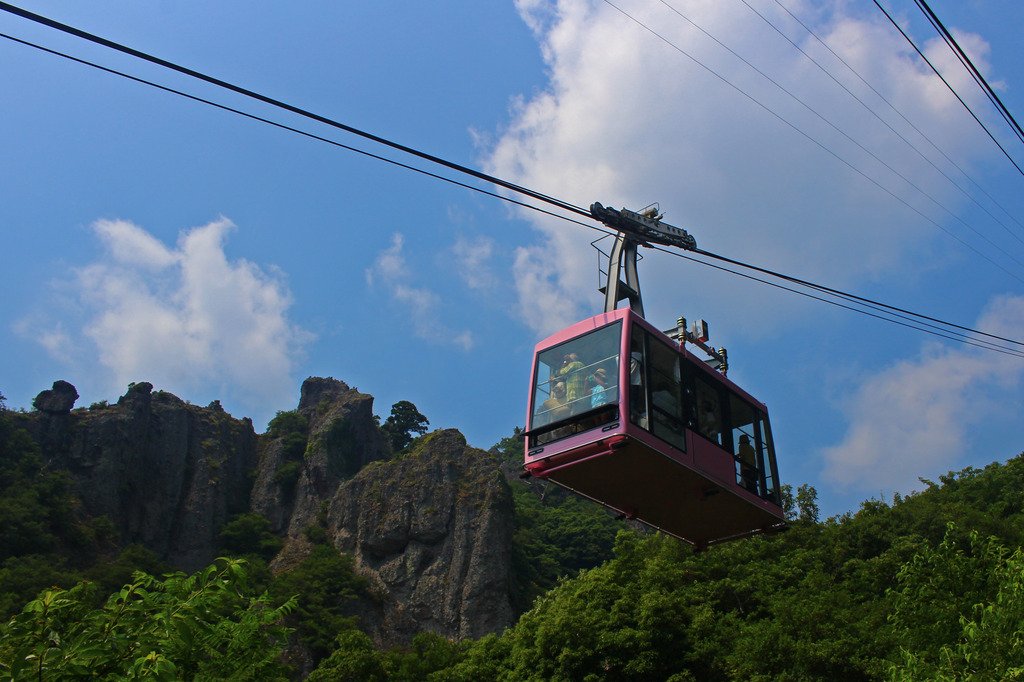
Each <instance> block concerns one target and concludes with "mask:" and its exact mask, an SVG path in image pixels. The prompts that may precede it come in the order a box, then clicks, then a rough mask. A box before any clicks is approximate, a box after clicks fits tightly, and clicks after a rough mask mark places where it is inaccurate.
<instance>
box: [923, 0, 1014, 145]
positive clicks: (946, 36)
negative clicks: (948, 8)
mask: <svg viewBox="0 0 1024 682" xmlns="http://www.w3.org/2000/svg"><path fill="white" fill-rule="evenodd" d="M916 2H917V6H918V7H919V8H920V9H921V11H922V12H924V15H925V16H926V17H927V18H928V21H930V22H931V24H932V26H933V27H935V30H936V31H938V32H939V35H940V36H942V39H943V40H944V41H945V42H946V45H948V46H949V48H950V49H951V50H953V54H955V55H956V56H957V59H959V60H960V63H961V64H963V65H964V67H965V68H966V69H967V71H968V72H969V73H970V74H971V76H973V77H974V82H975V83H977V84H978V87H980V88H981V89H982V91H984V93H985V95H986V96H987V97H988V99H989V101H990V102H992V104H993V106H995V108H996V111H998V112H999V113H1000V115H1001V116H1002V117H1003V120H1004V121H1006V123H1007V124H1008V125H1009V126H1010V129H1011V130H1012V131H1013V132H1014V134H1016V135H1017V139H1019V140H1020V141H1021V142H1024V129H1021V127H1020V124H1019V123H1017V119H1016V118H1014V117H1013V114H1011V113H1010V110H1009V109H1007V108H1006V105H1005V104H1003V100H1001V99H999V95H998V94H996V91H995V90H994V89H992V86H991V85H989V83H988V80H986V79H985V76H984V75H982V73H981V71H979V70H978V67H976V66H975V65H974V62H972V61H971V58H970V57H969V56H967V53H966V52H965V51H964V49H963V48H962V47H960V44H959V43H958V42H956V38H954V37H953V34H952V33H950V32H949V30H948V29H947V28H946V25H945V24H943V23H942V21H941V20H940V19H939V17H938V16H937V15H936V14H935V12H934V11H932V8H931V7H930V6H929V5H928V3H927V2H926V1H925V0H916Z"/></svg>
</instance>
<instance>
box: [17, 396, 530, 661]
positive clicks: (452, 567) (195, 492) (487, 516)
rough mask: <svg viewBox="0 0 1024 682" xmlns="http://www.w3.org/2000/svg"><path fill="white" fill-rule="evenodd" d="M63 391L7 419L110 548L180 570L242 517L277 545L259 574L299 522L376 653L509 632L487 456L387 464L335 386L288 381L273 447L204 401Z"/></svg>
mask: <svg viewBox="0 0 1024 682" xmlns="http://www.w3.org/2000/svg"><path fill="white" fill-rule="evenodd" d="M64 383H66V382H57V383H55V384H54V389H53V391H52V392H47V391H44V392H43V393H44V394H46V393H53V392H55V393H56V394H59V396H62V397H61V398H60V399H58V398H56V397H53V395H49V396H47V397H45V398H42V399H39V403H40V405H38V406H37V407H39V410H40V411H38V412H32V413H26V414H16V413H15V414H14V417H15V418H16V419H17V420H18V421H19V422H20V423H21V425H22V426H24V427H26V428H27V429H28V430H29V432H30V433H31V434H32V435H33V437H34V438H35V439H36V441H37V442H38V443H39V444H40V446H41V447H42V450H43V453H44V455H45V457H46V458H47V462H48V465H49V466H50V467H52V468H55V469H64V470H66V471H68V473H69V474H70V475H71V478H72V480H73V481H74V484H75V487H76V491H77V494H78V496H79V498H80V499H81V501H82V506H83V510H84V511H85V512H86V513H87V514H89V515H93V516H98V515H106V516H108V517H109V518H110V519H111V520H112V521H113V522H114V525H115V526H116V527H117V528H118V529H119V530H120V532H121V539H122V541H124V542H125V543H129V542H138V543H141V544H143V545H145V546H147V547H149V548H150V549H152V550H154V551H155V552H157V553H158V554H159V555H161V556H162V557H163V558H164V559H165V560H167V561H169V562H170V563H172V564H173V565H175V566H177V567H179V568H182V569H185V570H194V569H197V568H200V567H202V566H204V565H206V564H208V563H209V562H210V561H211V560H212V559H213V558H215V556H216V555H217V548H218V546H219V542H218V535H219V533H220V530H221V528H222V527H223V525H224V523H225V522H226V521H227V520H229V519H230V518H231V517H232V516H234V515H236V514H239V513H242V512H246V511H250V510H251V511H255V512H258V513H260V514H263V515H264V516H266V517H267V518H269V519H270V520H271V523H272V526H273V528H274V529H275V530H276V532H278V533H280V534H281V535H283V536H284V537H285V546H284V549H283V550H282V551H281V553H280V554H279V555H278V557H277V558H276V559H275V560H274V561H273V562H272V564H271V568H272V570H274V571H282V570H287V569H288V568H289V567H291V566H293V565H295V564H296V563H297V562H299V561H301V560H302V559H303V558H304V557H305V556H306V554H307V553H308V551H309V550H310V548H311V545H310V543H309V541H308V540H307V539H306V537H305V533H304V531H305V530H306V529H307V528H309V527H310V526H313V525H316V526H319V527H321V528H323V529H325V530H326V532H327V536H328V537H329V538H330V540H331V541H332V542H333V543H334V545H335V546H336V547H337V548H338V549H339V550H340V551H342V552H344V553H346V554H349V555H351V556H352V557H353V558H354V560H355V565H356V568H357V570H358V571H360V572H361V573H362V574H363V575H365V576H367V577H368V578H369V579H370V580H371V582H372V584H373V586H374V587H373V592H374V594H375V596H376V599H374V601H373V602H372V603H370V602H367V603H363V604H360V605H359V606H358V607H357V611H358V613H359V615H360V617H361V619H362V625H363V626H364V627H366V628H367V629H368V630H369V631H370V632H371V633H372V635H373V636H374V638H375V639H376V640H377V642H378V643H379V644H382V645H389V646H390V645H403V644H408V643H409V641H410V640H411V639H412V637H413V635H415V634H416V633H417V632H419V631H422V630H430V631H433V632H436V633H438V634H441V635H443V636H445V637H449V638H454V639H461V638H466V637H479V636H482V635H484V634H487V633H490V632H496V631H500V630H501V629H503V628H505V627H507V626H509V625H511V623H512V622H513V614H512V607H511V604H510V601H509V571H510V557H509V547H510V545H511V539H512V516H513V514H512V496H511V491H510V490H509V488H508V485H507V483H506V482H505V479H504V476H503V475H502V473H501V471H500V468H499V464H498V460H497V457H496V456H495V455H494V454H491V453H487V452H484V451H482V450H477V449H474V448H471V447H468V446H467V445H466V440H465V438H464V437H463V436H462V434H460V433H459V432H458V431H455V430H442V431H437V432H434V433H432V434H429V435H427V436H425V437H424V438H422V439H420V440H419V441H417V442H416V443H415V444H414V446H413V447H412V449H411V451H410V452H403V453H400V454H398V455H395V454H394V453H392V452H391V447H390V445H389V444H388V442H387V440H386V439H385V438H384V436H383V435H382V434H381V432H380V429H379V428H378V426H377V423H376V421H375V419H374V416H373V397H372V396H369V395H366V394H363V393H360V392H359V391H357V390H355V389H353V388H350V387H349V386H347V385H346V384H345V383H343V382H341V381H338V380H335V379H320V378H310V379H307V380H306V381H305V382H304V383H303V385H302V397H301V400H300V402H299V407H298V411H299V413H300V414H301V415H302V416H303V417H304V418H305V420H306V424H308V428H307V429H306V430H305V431H303V432H302V433H299V434H294V433H293V434H291V435H290V436H285V437H271V436H270V435H264V436H257V435H256V434H255V432H254V431H253V428H252V422H251V421H250V420H248V419H241V420H238V419H234V418H233V417H231V416H230V415H228V414H227V413H226V412H224V410H223V408H222V407H221V405H220V404H219V403H218V402H216V401H214V402H213V403H211V404H210V406H209V407H205V408H203V407H197V406H195V405H190V404H187V403H185V402H183V401H182V400H180V399H178V398H177V397H175V396H173V395H171V394H170V393H165V392H162V391H154V390H153V386H152V385H151V384H148V383H145V382H142V383H137V384H133V385H132V386H131V387H130V388H129V390H128V392H127V393H125V395H124V396H122V397H121V398H120V399H119V400H118V401H117V404H115V405H109V406H105V407H96V408H92V409H89V410H75V411H71V412H68V410H70V406H71V405H73V402H74V399H73V398H72V399H71V402H68V400H69V396H71V395H72V394H74V395H75V396H76V397H77V391H75V390H74V387H73V386H71V385H70V384H67V386H66V387H65V386H58V384H64ZM68 388H70V390H68ZM41 395H42V394H41ZM43 405H45V406H46V408H47V409H44V408H43V407H42V406H43ZM65 405H66V406H67V408H66V409H65ZM57 408H60V410H58V409H57ZM299 421H301V420H299ZM289 438H291V440H290V441H289Z"/></svg>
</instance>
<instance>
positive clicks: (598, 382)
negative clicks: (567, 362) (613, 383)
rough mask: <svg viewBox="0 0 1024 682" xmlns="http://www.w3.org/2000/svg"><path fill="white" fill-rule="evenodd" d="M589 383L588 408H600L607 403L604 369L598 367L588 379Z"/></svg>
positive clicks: (606, 379)
mask: <svg viewBox="0 0 1024 682" xmlns="http://www.w3.org/2000/svg"><path fill="white" fill-rule="evenodd" d="M587 378H588V379H589V381H590V386H591V387H590V406H591V407H600V406H601V405H606V404H607V403H608V394H607V393H606V389H607V388H608V372H607V371H606V370H605V368H604V367H598V368H597V370H595V371H594V373H593V374H591V375H590V376H589V377H587Z"/></svg>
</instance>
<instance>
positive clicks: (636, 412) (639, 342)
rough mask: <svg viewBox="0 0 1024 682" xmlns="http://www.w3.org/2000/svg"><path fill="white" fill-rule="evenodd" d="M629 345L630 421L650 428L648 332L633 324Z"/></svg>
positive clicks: (641, 426)
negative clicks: (648, 406)
mask: <svg viewBox="0 0 1024 682" xmlns="http://www.w3.org/2000/svg"><path fill="white" fill-rule="evenodd" d="M631 336H632V338H631V339H630V345H629V421H631V422H632V423H634V424H636V425H637V426H639V427H640V428H642V429H648V430H650V423H649V420H648V418H647V390H646V386H647V350H646V346H647V344H646V340H647V332H645V331H644V330H643V328H642V327H640V325H633V334H632V335H631Z"/></svg>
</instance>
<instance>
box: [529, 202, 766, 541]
mask: <svg viewBox="0 0 1024 682" xmlns="http://www.w3.org/2000/svg"><path fill="white" fill-rule="evenodd" d="M595 207H597V208H596V209H595ZM597 209H600V211H606V212H607V211H613V210H614V209H604V208H603V207H601V206H600V204H595V205H594V206H593V207H591V212H592V213H594V214H595V217H597V218H598V219H600V220H602V221H603V222H606V223H608V224H612V226H613V227H616V228H617V229H619V231H620V234H619V239H618V241H617V244H616V249H615V250H614V251H613V256H612V266H611V267H609V276H608V286H607V288H606V289H605V290H604V291H605V293H606V312H605V313H602V314H600V315H595V316H594V317H591V318H589V319H587V320H583V321H582V322H577V323H576V324H574V325H572V326H571V327H569V328H568V329H564V330H562V331H560V332H558V333H557V334H554V335H552V336H550V337H548V338H547V339H544V340H543V341H541V342H540V343H539V344H537V347H536V351H535V354H534V360H533V373H532V377H533V379H532V385H531V391H530V398H529V406H528V413H527V424H528V426H527V431H526V434H525V437H526V457H525V469H526V472H527V473H528V474H529V475H531V476H533V477H535V478H539V479H544V480H548V481H552V482H554V483H557V484H558V485H561V486H563V487H565V488H568V489H570V490H572V491H574V492H576V493H578V494H580V495H582V496H584V497H588V498H590V499H592V500H594V501H596V502H599V503H601V504H603V505H605V506H607V507H609V508H611V509H614V510H617V511H618V512H620V513H621V514H622V515H624V516H625V517H626V518H630V519H637V520H639V521H642V522H643V523H645V524H647V525H649V526H653V527H654V528H657V529H659V530H662V531H664V532H666V533H669V534H671V535H674V536H676V537H679V538H681V539H683V540H685V541H687V542H690V543H692V544H693V545H694V546H695V547H696V548H698V549H702V548H704V547H706V546H708V545H710V544H714V543H717V542H722V541H725V540H730V539H734V538H739V537H744V536H747V535H752V534H755V533H763V532H771V531H778V530H782V529H784V528H785V522H784V517H783V511H782V508H781V505H780V495H779V484H778V480H779V478H778V471H777V467H776V462H775V451H774V447H773V445H772V436H771V428H770V426H769V423H768V410H767V408H766V407H765V405H764V404H763V403H761V402H759V401H758V400H756V399H755V398H754V397H753V396H751V395H750V394H748V393H747V392H746V391H744V390H743V389H741V388H740V387H739V386H737V385H736V384H735V383H733V382H732V381H730V380H729V379H728V378H727V377H726V376H725V373H724V370H725V369H727V366H726V358H725V356H724V352H723V351H715V350H714V349H710V348H708V347H707V346H706V345H705V344H704V343H702V341H703V339H701V338H699V337H696V336H694V335H693V334H689V335H688V334H687V332H686V330H685V329H684V327H685V322H682V321H681V322H680V325H679V329H678V333H677V334H674V336H676V337H677V338H676V339H673V338H671V337H670V336H668V335H667V334H666V333H663V332H661V331H658V330H657V329H656V328H654V327H653V326H652V325H651V324H650V323H648V322H647V321H646V320H645V319H644V318H643V316H642V315H643V308H642V303H641V301H640V295H639V283H638V282H637V278H636V267H635V261H627V263H626V264H625V270H626V273H627V281H626V282H625V283H623V282H620V281H618V272H619V267H618V266H619V264H620V262H621V259H622V257H623V254H625V256H626V257H627V258H635V254H636V250H635V246H636V243H644V242H645V241H654V240H653V239H651V236H650V235H649V234H647V235H644V237H645V239H643V240H636V239H634V238H631V237H629V236H626V235H624V234H623V231H624V230H623V226H622V224H613V223H611V222H610V221H609V220H606V218H607V217H608V216H607V215H606V214H601V213H600V211H599V210H597ZM616 213H619V212H616ZM622 213H623V214H629V216H641V217H646V218H647V221H648V222H651V219H652V218H653V215H648V216H644V215H643V214H635V213H632V212H628V211H625V209H623V212H622ZM654 221H655V222H660V216H659V217H658V218H656V219H654ZM664 227H670V226H664ZM627 229H628V226H627ZM671 229H672V230H676V231H678V232H682V230H679V228H671ZM686 237H687V243H688V244H690V246H689V247H688V248H694V246H695V245H694V244H693V240H692V237H689V235H686ZM631 240H632V241H634V244H633V245H632V248H631V247H630V245H629V244H628V242H629V241H631ZM616 252H617V253H616ZM616 258H618V259H619V262H616V261H615V259H616ZM613 275H614V278H613ZM613 280H614V281H613ZM623 292H625V293H623ZM620 295H621V297H622V298H629V300H630V303H631V307H629V308H621V309H615V304H616V303H617V302H618V300H620V299H619V297H620ZM687 340H690V341H692V342H694V343H695V345H696V346H698V347H700V348H702V349H704V350H705V351H707V352H709V353H711V354H712V356H713V357H712V359H711V360H702V359H700V358H698V357H697V356H696V355H695V354H694V353H691V352H690V351H689V350H688V349H687V348H686V341H687Z"/></svg>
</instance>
